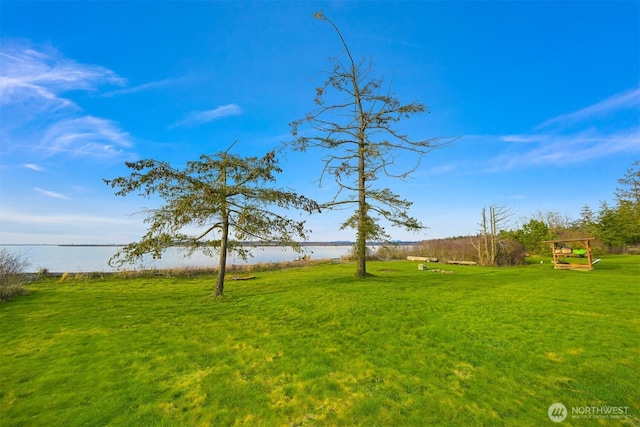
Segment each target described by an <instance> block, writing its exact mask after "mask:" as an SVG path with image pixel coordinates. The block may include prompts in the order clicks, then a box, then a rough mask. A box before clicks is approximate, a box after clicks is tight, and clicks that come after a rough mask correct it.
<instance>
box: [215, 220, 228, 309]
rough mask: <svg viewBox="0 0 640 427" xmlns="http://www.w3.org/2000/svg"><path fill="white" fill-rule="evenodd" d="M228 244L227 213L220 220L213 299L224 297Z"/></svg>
mask: <svg viewBox="0 0 640 427" xmlns="http://www.w3.org/2000/svg"><path fill="white" fill-rule="evenodd" d="M228 242H229V216H228V214H227V212H224V213H223V219H222V236H221V237H220V258H219V262H218V264H219V265H218V280H217V282H216V288H215V290H214V291H213V297H214V298H217V297H221V296H223V295H224V276H225V274H226V272H227V246H228Z"/></svg>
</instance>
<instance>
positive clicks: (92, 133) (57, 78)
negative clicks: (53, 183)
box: [0, 40, 132, 170]
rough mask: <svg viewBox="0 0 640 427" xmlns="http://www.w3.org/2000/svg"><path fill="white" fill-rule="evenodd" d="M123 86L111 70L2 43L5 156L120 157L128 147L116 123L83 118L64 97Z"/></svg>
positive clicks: (53, 52) (0, 93)
mask: <svg viewBox="0 0 640 427" xmlns="http://www.w3.org/2000/svg"><path fill="white" fill-rule="evenodd" d="M124 84H125V79H123V78H121V77H120V76H118V75H117V74H116V73H114V72H113V71H111V70H109V69H107V68H105V67H102V66H99V65H91V64H81V63H78V62H76V61H73V60H71V59H69V58H66V57H64V56H63V55H62V54H61V53H60V52H58V51H57V50H55V49H53V48H51V47H47V46H44V47H42V46H41V47H34V46H31V45H29V44H27V43H24V42H20V43H18V42H14V41H11V40H3V43H2V50H1V51H0V106H1V107H2V110H3V116H4V117H3V122H4V123H3V124H6V125H3V126H2V128H0V139H2V140H3V143H4V145H5V147H7V151H15V152H20V153H28V152H29V150H34V149H35V150H37V151H31V153H32V154H33V155H42V154H44V155H47V156H51V155H55V154H64V155H71V156H74V157H85V158H96V159H106V158H113V157H116V156H122V154H123V147H131V145H132V142H131V137H130V136H129V134H128V133H126V132H124V131H122V130H121V129H119V127H118V125H117V124H116V123H115V122H112V121H110V120H107V119H101V118H97V117H93V116H91V115H86V114H82V108H81V107H80V106H79V105H77V104H76V103H75V102H74V101H73V100H72V99H70V98H69V97H68V96H67V94H68V93H70V92H72V91H78V90H81V91H97V90H98V88H100V87H102V86H105V85H120V86H121V85H124ZM34 141H37V142H39V143H38V144H35V145H34ZM29 164H30V165H34V164H35V163H29ZM27 167H28V166H27ZM31 169H34V170H38V169H36V168H33V167H32V168H31Z"/></svg>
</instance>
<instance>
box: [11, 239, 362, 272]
mask: <svg viewBox="0 0 640 427" xmlns="http://www.w3.org/2000/svg"><path fill="white" fill-rule="evenodd" d="M0 247H1V248H4V249H7V250H8V251H9V252H11V253H13V254H17V255H20V256H22V257H23V258H25V259H27V260H28V261H29V267H28V268H27V269H26V272H38V271H40V270H41V269H47V270H48V271H49V272H52V273H62V272H65V271H66V272H69V273H93V272H112V271H116V269H114V268H111V267H110V266H109V264H108V261H109V258H111V257H112V256H113V255H114V254H115V253H116V252H117V251H118V250H119V249H120V248H119V247H118V246H57V245H3V246H0ZM350 249H351V246H349V245H335V246H334V245H319V246H305V247H304V252H303V253H297V252H295V251H293V250H291V249H290V248H286V247H273V246H259V247H256V248H253V249H252V253H253V258H249V259H248V261H246V262H245V261H243V260H241V259H240V258H237V257H234V256H231V255H230V256H229V257H228V259H227V263H228V264H236V265H243V264H258V263H263V262H264V263H266V262H280V261H293V260H296V259H298V258H299V257H300V256H302V255H305V254H306V255H308V256H310V257H311V259H327V258H340V257H341V256H342V255H345V254H347V253H348V252H349V251H350ZM217 265H218V256H217V255H215V256H214V257H207V256H205V255H203V254H202V253H200V252H195V253H193V254H192V255H191V256H189V257H185V251H184V250H183V249H180V248H169V249H167V250H166V251H164V252H163V253H162V258H161V259H153V257H152V256H151V255H147V256H145V257H144V258H143V259H142V261H141V262H139V263H136V264H131V265H129V264H125V265H124V266H123V267H122V268H121V269H122V270H133V269H153V268H158V269H165V268H181V267H217Z"/></svg>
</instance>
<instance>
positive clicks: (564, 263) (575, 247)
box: [543, 237, 595, 271]
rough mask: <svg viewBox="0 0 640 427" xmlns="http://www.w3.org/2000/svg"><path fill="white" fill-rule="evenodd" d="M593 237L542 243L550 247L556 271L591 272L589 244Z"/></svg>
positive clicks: (591, 263)
mask: <svg viewBox="0 0 640 427" xmlns="http://www.w3.org/2000/svg"><path fill="white" fill-rule="evenodd" d="M594 239H595V238H594V237H582V238H579V239H558V240H545V241H544V242H543V243H549V244H550V245H551V253H552V255H553V268H555V269H557V270H584V271H588V270H593V264H595V263H594V262H593V261H592V260H591V246H590V245H589V242H591V241H592V240H594Z"/></svg>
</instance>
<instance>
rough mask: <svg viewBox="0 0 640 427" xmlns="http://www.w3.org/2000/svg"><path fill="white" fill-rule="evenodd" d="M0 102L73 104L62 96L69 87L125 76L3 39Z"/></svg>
mask: <svg viewBox="0 0 640 427" xmlns="http://www.w3.org/2000/svg"><path fill="white" fill-rule="evenodd" d="M0 58H1V59H2V60H1V61H0V104H2V105H7V104H9V105H14V106H15V105H24V104H25V103H26V104H31V103H37V104H39V105H40V107H41V108H43V109H54V110H55V109H59V108H69V107H75V103H74V102H73V101H71V100H69V99H67V98H65V97H64V96H63V94H64V93H65V92H67V91H71V90H85V91H91V90H96V89H97V88H98V87H99V86H101V85H104V84H116V85H122V84H124V82H125V80H124V79H123V78H121V77H119V76H118V75H117V74H116V73H114V72H113V71H111V70H109V69H107V68H104V67H101V66H99V65H91V64H80V63H77V62H75V61H73V60H70V59H68V58H65V57H64V56H63V55H62V54H61V53H60V52H58V51H57V50H55V49H53V48H50V47H44V48H41V49H40V50H38V49H36V48H33V47H31V46H29V45H26V44H24V43H15V42H12V41H5V40H3V47H2V51H0Z"/></svg>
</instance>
